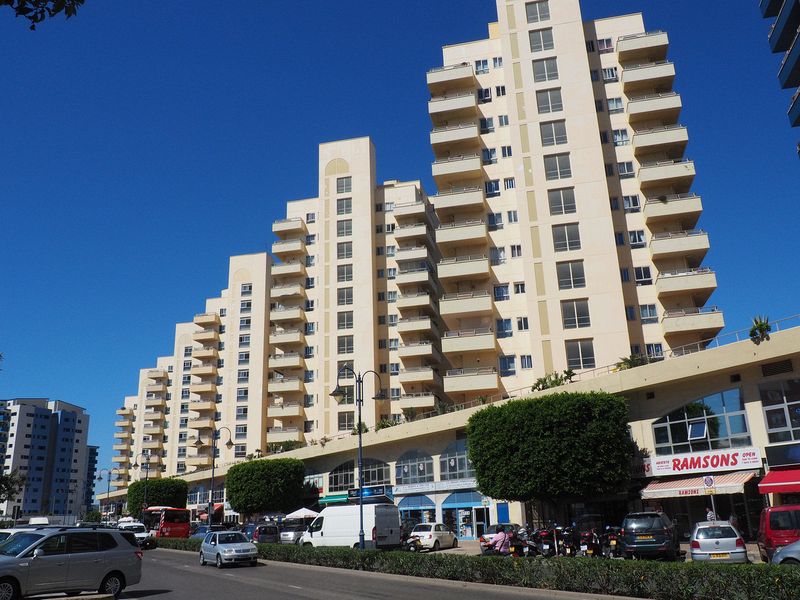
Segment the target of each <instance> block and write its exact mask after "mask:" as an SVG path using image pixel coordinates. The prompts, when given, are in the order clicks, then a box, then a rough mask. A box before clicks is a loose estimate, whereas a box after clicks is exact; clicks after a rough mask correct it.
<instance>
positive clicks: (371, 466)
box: [362, 458, 392, 486]
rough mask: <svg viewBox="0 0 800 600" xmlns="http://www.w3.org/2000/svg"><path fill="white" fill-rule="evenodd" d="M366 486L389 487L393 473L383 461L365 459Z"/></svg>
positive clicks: (364, 477) (364, 475) (364, 476)
mask: <svg viewBox="0 0 800 600" xmlns="http://www.w3.org/2000/svg"><path fill="white" fill-rule="evenodd" d="M362 476H363V479H364V485H365V486H368V485H389V484H390V483H392V481H391V471H390V470H389V465H387V464H386V463H385V462H383V461H382V460H376V459H374V458H365V459H364V473H363V474H362Z"/></svg>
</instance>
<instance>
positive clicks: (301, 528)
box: [283, 525, 306, 533]
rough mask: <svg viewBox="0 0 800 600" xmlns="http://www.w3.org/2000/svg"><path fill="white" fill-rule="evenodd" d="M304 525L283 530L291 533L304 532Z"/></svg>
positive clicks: (291, 526) (290, 526)
mask: <svg viewBox="0 0 800 600" xmlns="http://www.w3.org/2000/svg"><path fill="white" fill-rule="evenodd" d="M305 528H306V527H305V525H289V526H288V527H285V528H284V529H283V531H284V532H289V533H293V532H295V531H305Z"/></svg>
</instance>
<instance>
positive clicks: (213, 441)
mask: <svg viewBox="0 0 800 600" xmlns="http://www.w3.org/2000/svg"><path fill="white" fill-rule="evenodd" d="M223 429H224V430H225V431H227V432H228V441H227V442H226V443H225V447H226V448H227V449H228V450H230V449H231V448H233V440H232V439H231V438H232V437H233V434H232V433H231V430H230V429H228V428H227V427H224V426H223V427H220V428H216V427H212V428H211V493H210V494H209V496H208V511H207V512H206V515H208V521H207V522H208V525H209V527H210V526H211V524H212V523H211V522H212V520H213V518H214V517H213V515H214V473H215V470H216V466H217V432H218V431H222V430H223ZM194 446H195V448H202V446H203V441H202V440H201V439H200V434H199V433H198V434H197V441H196V442H195V443H194Z"/></svg>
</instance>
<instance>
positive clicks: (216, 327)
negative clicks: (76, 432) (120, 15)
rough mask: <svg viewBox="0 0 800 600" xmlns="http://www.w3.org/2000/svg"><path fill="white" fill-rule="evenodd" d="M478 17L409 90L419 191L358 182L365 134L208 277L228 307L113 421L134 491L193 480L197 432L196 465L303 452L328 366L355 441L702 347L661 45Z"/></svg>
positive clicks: (561, 22)
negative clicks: (422, 83) (424, 173)
mask: <svg viewBox="0 0 800 600" xmlns="http://www.w3.org/2000/svg"><path fill="white" fill-rule="evenodd" d="M497 9H498V22H496V23H491V24H489V28H488V37H487V38H486V39H483V40H478V41H473V42H468V43H461V44H455V45H449V46H445V47H444V48H443V61H442V63H443V66H441V67H437V68H434V69H432V70H431V71H429V72H428V73H427V84H428V88H429V91H430V100H429V101H428V112H429V115H430V118H431V122H432V128H431V132H430V143H431V148H432V154H433V162H432V175H433V179H434V181H435V186H436V193H435V194H433V195H431V196H428V195H427V194H426V193H425V191H424V190H423V189H422V186H421V184H420V182H419V181H410V182H400V181H385V182H379V181H377V179H376V174H375V173H376V167H375V160H376V159H375V150H374V148H373V146H372V143H371V141H370V140H369V138H356V139H351V140H344V141H338V142H332V143H326V144H322V145H321V146H320V149H319V164H318V190H319V192H318V196H317V197H315V198H308V199H302V200H295V201H291V202H288V204H287V208H286V218H285V219H281V220H278V221H275V222H274V223H273V224H272V232H273V233H274V234H275V236H276V237H277V241H275V242H274V243H273V244H272V247H271V255H272V257H274V258H270V257H269V256H267V255H266V254H256V255H248V256H240V257H233V258H231V267H230V276H229V283H228V289H227V290H225V291H224V292H223V293H222V294H221V296H220V298H215V299H210V300H208V301H207V303H206V312H205V313H204V314H201V315H197V316H196V317H195V319H194V321H193V322H192V323H187V324H180V325H178V326H177V329H176V336H175V352H174V355H173V356H170V357H164V358H160V359H158V361H157V362H156V365H155V367H154V368H153V369H145V370H143V371H142V372H141V374H140V382H139V393H138V395H137V396H135V397H131V398H127V399H126V401H125V408H123V409H121V410H120V411H118V414H119V416H120V419H121V420H120V421H118V423H117V424H118V425H119V426H120V431H119V432H118V433H116V434H115V437H116V438H117V440H116V442H117V443H116V445H115V446H114V448H115V449H116V450H119V451H120V455H119V456H118V457H115V459H114V460H115V461H116V462H117V463H119V467H120V468H121V469H123V474H124V475H125V476H128V475H131V474H132V475H133V477H134V478H138V477H141V476H143V473H142V472H141V470H140V471H138V472H133V471H132V465H133V463H141V460H140V459H138V456H139V455H140V454H141V453H142V452H149V454H150V456H151V459H150V460H151V461H152V463H154V466H153V467H152V468H151V470H150V476H151V477H153V476H159V474H161V473H164V474H166V475H173V474H177V473H184V472H187V471H192V470H193V469H207V468H209V467H210V466H211V461H212V454H211V452H212V449H211V444H210V441H211V436H212V435H213V431H215V430H218V431H219V433H218V436H219V439H220V440H221V443H219V444H217V452H218V455H219V461H220V462H218V463H217V464H220V463H229V462H233V461H236V460H241V459H244V458H245V457H247V456H248V455H253V454H258V453H266V452H271V451H275V450H278V449H280V448H281V447H283V448H284V449H288V447H289V446H290V445H291V446H296V445H301V446H303V445H309V446H314V445H319V448H320V452H324V446H325V444H326V443H327V442H328V441H330V440H331V439H333V438H336V437H339V436H349V435H350V433H351V431H352V430H353V428H354V427H355V424H356V407H355V405H354V380H353V378H352V377H351V376H345V373H343V372H342V368H343V367H345V366H347V367H350V368H352V369H354V370H355V371H357V372H366V371H375V373H376V374H377V377H374V376H372V375H368V376H367V377H366V378H365V403H364V407H363V410H364V414H363V417H364V421H365V424H366V425H367V426H368V427H370V428H374V427H375V426H376V425H377V424H379V423H380V422H381V421H384V420H392V421H402V420H415V419H419V418H420V417H422V416H427V415H430V414H442V413H446V412H448V411H449V410H452V409H454V408H463V407H468V406H473V405H479V404H483V403H486V402H491V401H495V400H499V399H502V398H505V397H512V396H518V395H523V394H525V393H526V392H527V391H528V390H530V388H531V385H532V384H533V383H534V382H535V381H536V379H537V378H539V377H542V376H544V375H546V374H548V373H552V372H554V371H563V370H564V369H568V368H569V369H572V370H574V371H575V372H576V373H577V374H578V376H579V377H580V376H581V374H582V373H584V372H586V371H592V370H595V369H598V368H605V367H608V366H609V365H614V364H615V363H617V362H619V361H620V359H621V358H622V357H629V356H631V355H635V356H638V357H643V356H646V357H648V358H649V359H650V360H658V359H660V358H662V357H663V356H664V355H665V354H667V353H671V354H683V353H689V352H694V351H696V350H699V349H702V348H704V347H705V345H706V344H707V343H708V341H709V340H710V339H712V338H713V337H714V336H715V335H716V334H717V333H718V332H719V331H720V330H721V329H722V327H723V326H724V321H723V316H722V313H721V312H720V311H719V310H717V309H716V308H715V307H708V306H706V303H707V301H708V299H709V297H710V295H711V294H712V293H713V291H714V290H715V288H716V285H717V284H716V279H715V275H714V272H713V271H712V270H710V269H709V268H707V267H705V266H703V265H702V261H703V258H704V256H705V254H706V252H707V251H708V249H709V239H708V235H707V234H706V233H705V232H704V231H702V230H701V229H698V228H697V225H698V220H699V218H700V215H701V212H702V203H701V199H700V197H699V196H698V195H697V194H695V193H693V192H692V181H693V178H694V174H695V167H694V163H693V162H692V161H691V160H689V159H687V158H685V157H684V150H685V148H686V145H687V142H688V136H687V131H686V128H685V127H683V126H682V125H680V124H679V115H680V110H681V106H682V99H681V96H680V95H679V94H678V93H676V92H675V91H674V90H673V80H674V78H675V66H674V65H673V64H672V63H671V62H670V61H669V60H667V48H668V36H667V34H666V33H664V32H647V31H646V30H645V27H644V23H643V20H642V16H641V15H640V14H633V15H626V16H622V17H613V18H608V19H601V20H597V21H589V22H584V21H583V20H582V19H581V12H580V6H579V3H578V0H550V1H548V0H539V1H534V2H525V1H524V0H508V1H507V0H498V2H497ZM421 101H422V100H421ZM340 375H341V376H340ZM337 383H338V385H340V386H342V387H343V388H344V390H345V400H344V401H343V402H341V403H337V402H336V401H335V400H334V399H333V398H332V397H331V396H330V392H331V391H332V390H333V389H334V388H335V387H336V386H337ZM379 391H382V392H383V394H381V395H380V397H381V399H375V396H378V392H379ZM224 428H227V430H226V429H224ZM229 434H230V435H231V437H232V441H233V443H234V447H233V448H232V449H230V450H229V449H227V448H226V447H225V442H226V441H227V439H228V436H229ZM155 465H158V466H157V467H156V466H155ZM366 468H368V469H370V468H373V467H370V466H369V465H367V466H366ZM377 468H378V467H374V469H377ZM387 468H388V467H387ZM374 469H373V470H374ZM349 473H350V475H349V477H352V471H350V472H349ZM370 473H371V471H368V473H367V477H366V480H367V482H368V483H369V481H370V477H371V476H372V475H374V476H375V477H376V478H377V479H380V477H378V475H379V474H377V471H376V473H372V475H370Z"/></svg>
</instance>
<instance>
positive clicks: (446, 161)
mask: <svg viewBox="0 0 800 600" xmlns="http://www.w3.org/2000/svg"><path fill="white" fill-rule="evenodd" d="M481 168H482V163H481V157H480V155H478V154H477V153H476V154H462V155H459V156H450V157H448V158H439V159H437V160H435V161H434V162H433V166H432V168H431V171H432V174H433V176H434V177H435V178H436V185H437V186H445V185H447V183H449V182H455V181H458V180H463V179H473V178H476V177H480V176H481Z"/></svg>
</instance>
